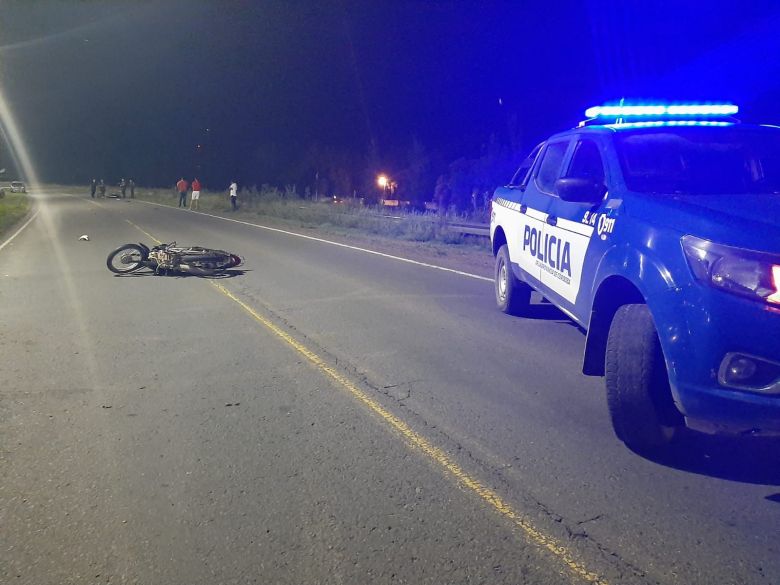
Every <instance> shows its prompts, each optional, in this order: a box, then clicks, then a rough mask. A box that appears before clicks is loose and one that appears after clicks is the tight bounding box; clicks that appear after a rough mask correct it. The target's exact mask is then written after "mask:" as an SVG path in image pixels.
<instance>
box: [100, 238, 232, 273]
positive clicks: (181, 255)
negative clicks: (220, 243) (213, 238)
mask: <svg viewBox="0 0 780 585" xmlns="http://www.w3.org/2000/svg"><path fill="white" fill-rule="evenodd" d="M242 262H243V260H242V259H241V257H240V256H238V255H236V254H232V253H230V252H225V251H223V250H212V249H210V248H202V247H200V246H190V247H183V246H177V245H176V242H171V243H170V244H160V245H159V246H155V247H154V248H151V249H150V248H149V247H148V246H145V245H144V244H140V243H139V244H125V245H123V246H119V247H118V248H117V249H116V250H114V251H113V252H111V253H110V254H109V255H108V258H107V259H106V266H108V269H109V270H110V271H111V272H114V273H116V274H128V273H130V272H134V271H136V270H138V269H140V268H150V269H152V270H154V273H155V274H167V273H169V272H182V273H187V274H195V275H198V276H210V275H214V274H220V273H224V272H225V271H226V270H227V269H228V268H235V267H236V266H239V265H240V264H241V263H242Z"/></svg>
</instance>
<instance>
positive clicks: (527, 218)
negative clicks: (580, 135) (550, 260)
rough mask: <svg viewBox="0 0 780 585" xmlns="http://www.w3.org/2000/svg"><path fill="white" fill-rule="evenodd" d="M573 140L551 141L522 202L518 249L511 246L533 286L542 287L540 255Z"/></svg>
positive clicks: (511, 252) (524, 193)
mask: <svg viewBox="0 0 780 585" xmlns="http://www.w3.org/2000/svg"><path fill="white" fill-rule="evenodd" d="M570 142H571V141H570V139H569V138H562V139H556V140H551V141H550V142H548V143H547V145H546V146H545V147H544V151H543V152H542V154H541V157H540V159H539V160H538V161H537V163H536V165H535V167H534V169H533V170H532V172H531V176H530V177H529V180H528V182H527V185H526V187H525V191H524V192H523V196H522V198H521V200H520V209H519V211H520V214H519V217H520V220H519V221H520V225H519V226H518V227H519V230H518V232H517V240H516V241H515V242H514V248H515V249H516V251H514V250H513V249H512V247H511V246H510V250H509V254H510V257H511V258H512V261H513V262H514V261H517V263H518V264H519V266H520V269H521V270H522V272H523V273H524V274H523V278H524V279H525V280H527V281H528V282H530V283H531V284H532V285H533V286H535V287H539V285H540V284H541V283H542V279H541V276H542V269H541V266H542V264H541V263H540V262H539V255H540V253H541V252H542V250H543V247H544V232H545V227H546V221H547V216H548V211H549V208H550V205H551V204H552V202H553V198H554V196H553V191H554V190H555V181H556V179H558V178H559V177H560V176H561V170H562V168H563V163H564V161H565V160H566V153H567V151H568V148H569V143H570Z"/></svg>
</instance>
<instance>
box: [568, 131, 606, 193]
mask: <svg viewBox="0 0 780 585" xmlns="http://www.w3.org/2000/svg"><path fill="white" fill-rule="evenodd" d="M566 176H567V177H577V178H582V179H593V180H594V181H598V182H600V183H603V182H604V163H603V161H602V160H601V154H600V153H599V147H598V146H597V145H596V143H595V142H593V141H592V140H581V141H580V142H579V143H578V144H577V146H576V148H575V150H574V156H573V157H572V159H571V164H570V165H569V172H568V173H566Z"/></svg>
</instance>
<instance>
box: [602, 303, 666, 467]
mask: <svg viewBox="0 0 780 585" xmlns="http://www.w3.org/2000/svg"><path fill="white" fill-rule="evenodd" d="M604 365H605V373H606V385H607V403H608V405H609V413H610V416H611V418H612V426H613V428H614V430H615V434H616V435H617V437H618V438H619V439H620V440H621V441H623V442H624V443H625V444H626V445H627V446H628V447H629V448H631V449H633V450H634V451H636V452H639V453H649V452H653V451H657V450H659V449H660V448H661V447H663V446H665V445H667V444H668V443H670V442H671V440H672V439H673V438H674V436H675V434H676V431H677V430H679V428H680V426H681V417H680V415H679V413H678V412H677V410H676V409H675V407H674V403H673V401H672V394H671V390H670V388H669V375H668V372H667V370H666V363H665V361H664V355H663V351H662V349H661V344H660V341H659V340H658V333H657V331H656V329H655V323H654V322H653V317H652V315H651V314H650V311H649V309H648V308H647V305H642V304H632V305H623V306H622V307H620V308H619V309H618V310H617V312H616V313H615V317H614V319H613V320H612V324H611V325H610V328H609V335H608V337H607V351H606V358H605V364H604Z"/></svg>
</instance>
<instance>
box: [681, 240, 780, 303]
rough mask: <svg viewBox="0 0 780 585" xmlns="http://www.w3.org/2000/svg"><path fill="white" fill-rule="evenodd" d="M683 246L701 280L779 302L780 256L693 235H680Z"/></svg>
mask: <svg viewBox="0 0 780 585" xmlns="http://www.w3.org/2000/svg"><path fill="white" fill-rule="evenodd" d="M682 247H683V250H684V251H685V257H686V258H687V259H688V264H689V266H690V267H691V271H692V272H693V275H694V276H695V277H696V278H697V279H698V280H700V281H701V282H704V283H707V284H709V285H711V286H714V287H715V288H719V289H722V290H725V291H728V292H731V293H734V294H738V295H742V296H745V297H750V298H752V299H755V300H757V301H763V302H766V303H770V304H772V305H778V306H780V258H778V257H776V256H772V255H771V254H766V253H764V252H756V251H753V250H745V249H742V248H735V247H733V246H724V245H722V244H716V243H714V242H710V241H708V240H703V239H701V238H697V237H694V236H683V237H682Z"/></svg>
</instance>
